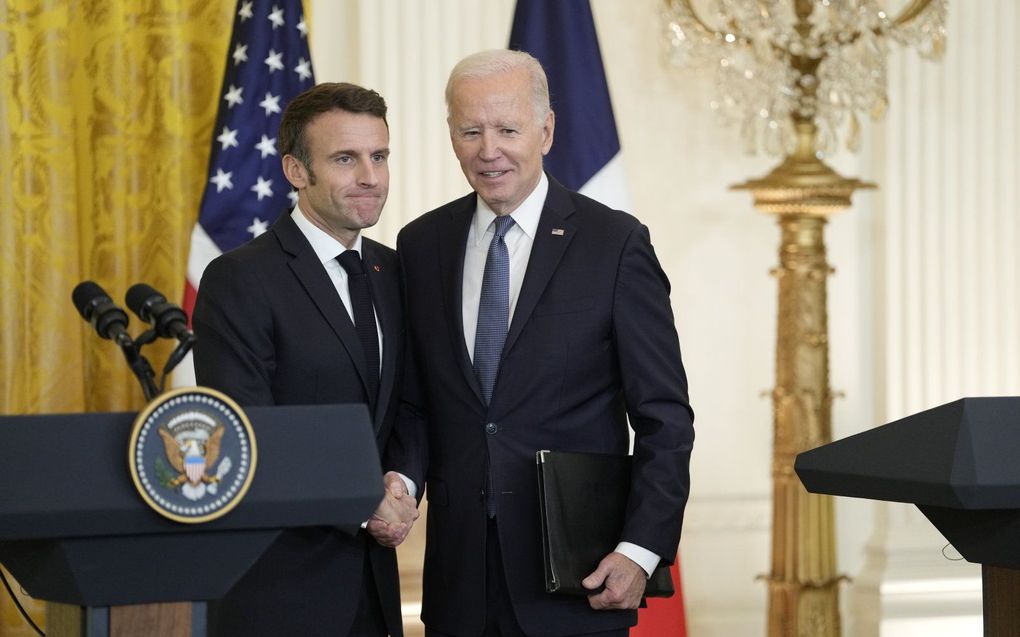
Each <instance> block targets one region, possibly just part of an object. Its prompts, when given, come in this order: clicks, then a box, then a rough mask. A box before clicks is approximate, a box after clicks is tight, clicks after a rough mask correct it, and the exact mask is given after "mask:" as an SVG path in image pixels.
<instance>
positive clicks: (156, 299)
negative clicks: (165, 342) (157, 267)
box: [124, 283, 194, 343]
mask: <svg viewBox="0 0 1020 637" xmlns="http://www.w3.org/2000/svg"><path fill="white" fill-rule="evenodd" d="M124 302H125V303H126V304H127V306H128V308H129V309H130V310H131V311H132V312H134V313H135V314H137V315H138V318H140V319H142V320H143V321H145V322H146V323H150V324H152V327H153V329H154V330H155V332H156V334H157V335H159V336H160V337H162V338H176V339H177V340H179V341H181V342H182V343H184V342H187V341H191V340H192V339H194V334H192V333H191V330H189V329H188V317H187V316H186V315H185V314H184V310H182V309H181V308H180V307H178V306H177V305H175V304H174V303H171V302H169V301H167V300H166V297H165V296H163V295H162V294H160V293H159V292H157V291H156V290H155V289H153V288H152V286H150V285H146V284H145V283H136V284H134V285H132V286H131V288H130V289H128V291H127V294H126V295H124Z"/></svg>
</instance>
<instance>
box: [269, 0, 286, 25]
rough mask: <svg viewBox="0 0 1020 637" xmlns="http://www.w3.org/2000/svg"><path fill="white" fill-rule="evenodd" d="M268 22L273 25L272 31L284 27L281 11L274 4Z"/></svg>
mask: <svg viewBox="0 0 1020 637" xmlns="http://www.w3.org/2000/svg"><path fill="white" fill-rule="evenodd" d="M269 21H270V22H272V23H273V30H274V31H275V30H276V27H282V26H283V25H284V21H283V9H281V8H280V7H278V6H276V5H275V4H274V5H273V12H272V13H270V14H269Z"/></svg>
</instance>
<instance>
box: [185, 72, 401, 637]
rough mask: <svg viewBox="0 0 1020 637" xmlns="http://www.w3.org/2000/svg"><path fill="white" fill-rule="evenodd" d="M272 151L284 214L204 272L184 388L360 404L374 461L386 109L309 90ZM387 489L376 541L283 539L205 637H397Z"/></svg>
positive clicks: (388, 294)
mask: <svg viewBox="0 0 1020 637" xmlns="http://www.w3.org/2000/svg"><path fill="white" fill-rule="evenodd" d="M279 149H280V154H281V155H282V162H283V170H284V174H285V175H286V176H287V179H288V181H290V183H291V184H292V185H293V186H294V188H295V189H297V191H298V200H297V205H296V206H295V207H294V210H293V211H292V212H291V213H290V214H285V215H283V216H282V217H281V218H280V219H279V220H278V221H277V222H276V223H275V224H274V225H273V227H272V228H271V229H270V230H269V231H268V232H266V233H265V234H263V235H261V236H259V237H258V238H256V239H254V240H252V241H250V242H249V243H247V244H245V245H244V246H241V247H240V248H238V249H236V250H233V251H231V252H228V253H226V254H224V255H222V256H220V257H219V258H217V259H215V260H214V261H213V262H212V263H211V264H209V266H208V268H207V269H206V270H205V273H204V274H203V277H202V282H201V287H200V289H199V295H198V299H197V302H196V304H195V312H194V320H193V324H194V329H195V333H196V335H197V336H198V343H197V345H196V346H195V372H196V378H197V380H198V382H199V383H200V384H202V385H206V386H209V387H213V388H215V389H218V390H220V391H223V392H224V393H225V394H227V395H228V396H230V397H232V398H233V399H234V400H236V401H237V402H238V403H239V404H241V405H242V406H246V405H283V404H292V405H311V404H323V403H366V404H367V405H368V406H369V409H370V411H371V413H372V416H373V418H372V420H373V424H374V428H375V434H376V440H377V442H378V445H379V448H380V449H383V448H384V447H385V444H386V441H387V439H388V437H389V433H390V430H391V428H392V425H393V421H394V416H395V414H396V405H397V401H398V397H399V395H400V382H399V380H400V375H399V374H398V370H402V368H403V364H404V363H403V359H404V326H403V309H402V308H403V306H402V299H401V290H400V280H399V264H398V262H397V256H396V253H395V252H394V251H393V250H391V249H389V248H387V247H385V246H383V245H381V244H379V243H376V242H375V241H372V240H371V239H366V238H363V237H362V236H361V230H362V229H363V228H368V227H370V226H373V225H375V223H376V222H377V221H378V219H379V215H380V212H381V211H382V207H383V204H384V203H385V201H386V195H387V192H388V188H389V169H388V167H387V159H388V156H389V129H388V126H387V123H386V103H385V102H384V101H383V99H382V97H380V96H379V94H378V93H376V92H374V91H370V90H367V89H364V88H361V87H359V86H354V85H351V84H320V85H318V86H316V87H314V88H312V89H310V90H309V91H306V92H305V93H303V94H301V95H299V96H298V97H296V98H294V99H293V100H292V101H291V102H290V104H289V105H288V106H287V109H286V110H285V112H284V114H283V117H282V120H281V123H280V134H279ZM386 484H387V491H386V493H387V495H386V497H385V499H384V500H383V502H382V504H381V505H380V508H379V511H377V512H376V516H374V517H375V519H373V521H372V522H371V524H370V525H368V526H369V530H371V531H374V532H375V533H376V534H378V537H379V540H378V541H377V540H376V539H374V538H373V537H371V536H370V535H369V534H368V533H367V532H366V531H362V532H359V533H358V534H357V535H356V536H351V535H348V534H345V533H343V532H341V531H339V530H337V529H332V528H307V529H298V530H293V531H289V532H286V533H284V534H283V535H281V537H280V539H279V540H278V541H277V542H276V543H274V545H273V546H272V547H270V549H269V550H268V551H267V552H266V554H265V555H264V556H263V557H262V559H260V560H259V562H258V563H257V564H256V565H255V566H254V567H253V568H252V569H251V570H250V571H249V572H248V573H247V574H246V575H245V576H244V577H243V578H242V579H241V581H240V582H239V583H238V584H237V585H236V586H235V587H234V588H233V589H232V590H231V591H230V593H229V594H228V596H227V597H226V598H225V599H224V600H222V601H221V602H218V603H213V604H210V607H209V626H210V632H211V633H212V634H219V635H225V636H236V635H245V636H250V635H267V636H268V635H272V636H274V637H276V636H278V635H303V636H307V635H323V636H325V635H329V636H331V637H336V636H343V635H351V636H352V637H355V636H356V637H362V636H371V637H377V636H379V637H382V636H385V635H391V636H394V637H399V636H401V635H403V630H402V628H401V612H400V590H399V583H398V579H397V564H396V556H395V553H394V551H393V548H392V546H394V545H395V544H396V543H398V542H399V540H400V539H402V537H403V535H405V534H406V531H407V530H408V529H409V527H410V524H411V521H412V520H413V518H414V517H417V511H416V507H415V501H414V499H413V498H411V497H409V496H407V495H406V489H405V488H404V486H403V483H402V482H401V481H400V478H399V476H396V475H395V474H391V475H387V476H386ZM402 493H403V494H404V495H403V498H401V494H402ZM380 542H381V543H382V544H385V545H386V546H383V545H382V544H380Z"/></svg>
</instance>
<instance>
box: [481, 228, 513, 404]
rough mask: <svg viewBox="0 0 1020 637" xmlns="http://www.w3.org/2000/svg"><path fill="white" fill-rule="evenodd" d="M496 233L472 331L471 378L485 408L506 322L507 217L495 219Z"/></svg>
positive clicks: (496, 368)
mask: <svg viewBox="0 0 1020 637" xmlns="http://www.w3.org/2000/svg"><path fill="white" fill-rule="evenodd" d="M495 224H496V234H495V236H493V237H492V243H490V244H489V252H488V254H487V255H486V256H485V272H484V274H483V275H482V294H481V297H480V298H479V300H478V328H477V330H476V331H475V356H474V367H475V375H476V376H478V384H479V385H480V386H481V388H482V397H483V398H485V404H486V405H488V404H489V402H490V401H491V400H492V389H493V386H495V384H496V373H497V372H498V371H499V357H500V354H501V353H502V352H503V344H504V343H505V342H506V331H507V325H509V323H510V255H509V252H508V251H507V248H506V241H505V240H504V237H505V236H506V233H507V232H508V231H509V230H510V228H511V227H512V226H513V224H514V220H513V218H512V217H510V216H509V215H505V216H501V217H496V221H495Z"/></svg>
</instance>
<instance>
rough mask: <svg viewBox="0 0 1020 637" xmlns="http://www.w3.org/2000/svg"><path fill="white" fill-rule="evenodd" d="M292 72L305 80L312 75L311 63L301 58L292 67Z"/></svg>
mask: <svg viewBox="0 0 1020 637" xmlns="http://www.w3.org/2000/svg"><path fill="white" fill-rule="evenodd" d="M294 72H295V73H297V74H298V77H300V78H301V79H302V80H307V79H308V78H310V77H311V76H312V63H311V62H309V61H308V60H306V59H304V58H301V59H300V60H298V65H297V66H295V67H294Z"/></svg>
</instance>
